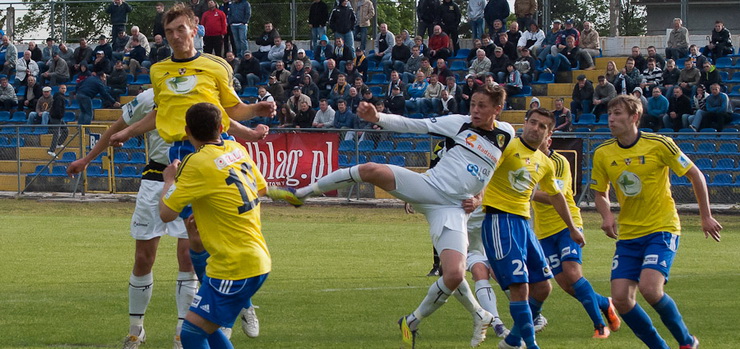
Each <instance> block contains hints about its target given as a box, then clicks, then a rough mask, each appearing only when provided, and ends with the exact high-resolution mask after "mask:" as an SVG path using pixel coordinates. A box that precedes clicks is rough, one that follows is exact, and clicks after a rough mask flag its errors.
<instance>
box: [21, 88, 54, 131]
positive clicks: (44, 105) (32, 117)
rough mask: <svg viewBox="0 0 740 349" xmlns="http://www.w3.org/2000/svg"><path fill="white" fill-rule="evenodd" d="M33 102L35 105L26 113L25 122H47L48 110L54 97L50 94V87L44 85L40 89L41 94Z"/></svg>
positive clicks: (32, 123) (42, 123) (30, 123)
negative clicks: (26, 118)
mask: <svg viewBox="0 0 740 349" xmlns="http://www.w3.org/2000/svg"><path fill="white" fill-rule="evenodd" d="M34 104H35V105H36V106H35V108H34V110H33V111H32V112H30V113H28V120H26V124H28V125H34V124H41V125H46V124H48V123H49V112H50V111H51V107H52V105H53V104H54V98H53V97H52V96H51V87H49V86H46V87H44V88H43V89H42V92H41V95H40V96H38V100H37V101H36V103H34Z"/></svg>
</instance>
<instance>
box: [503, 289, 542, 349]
mask: <svg viewBox="0 0 740 349" xmlns="http://www.w3.org/2000/svg"><path fill="white" fill-rule="evenodd" d="M532 301H533V299H532V298H530V302H529V303H528V302H525V301H515V302H510V303H509V311H510V312H511V317H512V318H514V326H513V327H512V330H511V333H510V334H509V335H508V336H507V337H506V339H505V340H506V343H507V344H509V345H511V346H520V345H521V343H520V341H521V339H524V343H526V344H527V348H530V349H539V347H538V346H537V342H535V340H534V324H533V323H532V310H531V309H530V307H531V306H532ZM537 304H539V305H537ZM534 306H535V307H537V309H538V311H539V309H541V308H542V303H540V302H537V301H535V304H534ZM517 334H519V335H521V337H518V336H517ZM520 338H521V339H520Z"/></svg>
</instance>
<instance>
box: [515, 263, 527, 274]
mask: <svg viewBox="0 0 740 349" xmlns="http://www.w3.org/2000/svg"><path fill="white" fill-rule="evenodd" d="M511 264H514V272H513V273H512V274H514V275H524V272H525V271H526V270H527V267H526V266H525V265H524V262H522V261H520V260H518V259H515V260H513V261H511Z"/></svg>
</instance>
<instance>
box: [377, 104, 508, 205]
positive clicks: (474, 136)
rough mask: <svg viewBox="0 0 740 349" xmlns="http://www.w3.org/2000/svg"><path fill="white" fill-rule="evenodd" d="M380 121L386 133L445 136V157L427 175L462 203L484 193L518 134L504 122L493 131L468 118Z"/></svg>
mask: <svg viewBox="0 0 740 349" xmlns="http://www.w3.org/2000/svg"><path fill="white" fill-rule="evenodd" d="M379 118H380V120H379V121H378V122H377V124H378V125H379V126H381V127H383V129H386V130H391V131H396V132H411V133H428V134H432V135H438V136H443V137H446V141H445V143H446V144H445V148H446V153H445V155H444V157H442V158H441V159H440V160H439V162H438V163H437V165H436V166H434V167H433V168H431V169H429V170H428V171H427V172H425V173H424V175H425V176H426V178H427V180H428V181H429V183H430V184H431V185H432V186H434V187H435V188H437V189H439V190H440V191H442V192H444V193H446V194H447V195H450V196H451V197H453V198H456V199H460V200H465V199H468V198H470V197H471V196H473V195H475V194H478V193H480V192H481V191H483V189H484V188H485V187H486V185H487V184H488V181H489V180H490V179H491V176H492V175H493V171H495V170H496V165H497V164H498V161H499V159H500V158H501V154H502V153H503V150H504V148H505V147H506V145H507V144H509V141H511V140H512V139H513V138H514V132H515V131H514V128H513V127H512V126H511V125H510V124H509V123H506V122H501V121H496V124H495V127H494V129H493V130H491V131H486V130H481V129H478V128H475V127H473V125H472V123H471V119H470V116H465V115H447V116H444V117H440V118H431V119H421V120H418V119H410V118H406V117H403V116H398V115H392V114H383V113H380V114H379Z"/></svg>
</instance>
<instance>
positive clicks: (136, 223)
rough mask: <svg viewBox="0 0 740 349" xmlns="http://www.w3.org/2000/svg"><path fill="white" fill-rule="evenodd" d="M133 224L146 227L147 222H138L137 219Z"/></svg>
mask: <svg viewBox="0 0 740 349" xmlns="http://www.w3.org/2000/svg"><path fill="white" fill-rule="evenodd" d="M134 226H135V227H148V226H149V224H147V223H139V222H137V221H134Z"/></svg>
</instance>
